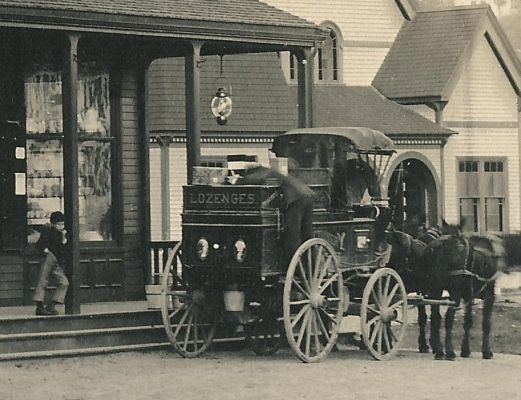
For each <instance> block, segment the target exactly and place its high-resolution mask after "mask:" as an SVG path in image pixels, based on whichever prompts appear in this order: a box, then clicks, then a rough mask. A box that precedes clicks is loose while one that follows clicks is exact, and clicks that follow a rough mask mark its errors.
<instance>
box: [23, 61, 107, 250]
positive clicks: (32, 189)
mask: <svg viewBox="0 0 521 400" xmlns="http://www.w3.org/2000/svg"><path fill="white" fill-rule="evenodd" d="M79 72H80V73H79V81H78V130H79V132H78V133H79V138H80V145H79V154H78V161H79V176H78V181H79V196H80V197H79V214H80V239H81V240H84V241H103V240H111V239H112V238H113V233H114V232H113V221H112V218H113V217H112V212H111V210H112V173H113V170H112V164H113V156H112V153H113V151H114V149H113V136H112V133H111V129H110V100H109V98H110V97H109V74H108V72H107V71H106V69H105V68H104V67H103V66H101V65H99V64H97V63H82V64H80V69H79ZM25 99H26V130H27V150H28V151H27V203H28V204H27V206H28V207H27V209H28V211H27V223H28V226H29V238H28V240H29V242H33V241H35V240H37V238H38V236H39V234H38V231H39V230H40V228H41V226H42V225H44V224H46V223H48V222H49V216H50V214H51V212H53V211H55V210H62V211H63V150H62V139H63V116H62V100H61V99H62V84H61V72H60V71H58V70H57V69H56V68H55V69H53V67H52V66H35V68H33V69H32V70H31V71H29V72H28V73H27V74H26V78H25Z"/></svg>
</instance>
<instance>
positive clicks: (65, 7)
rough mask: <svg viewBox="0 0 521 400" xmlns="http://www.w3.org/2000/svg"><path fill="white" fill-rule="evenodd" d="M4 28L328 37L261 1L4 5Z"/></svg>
mask: <svg viewBox="0 0 521 400" xmlns="http://www.w3.org/2000/svg"><path fill="white" fill-rule="evenodd" d="M0 26H8V27H21V28H43V29H54V30H71V31H80V32H81V31H88V32H98V33H99V32H106V33H116V34H137V35H145V36H156V37H175V38H184V39H201V40H209V39H211V40H218V41H219V40H220V41H233V42H240V43H253V44H258V45H262V44H264V45H266V44H271V45H278V46H313V45H314V44H315V42H317V41H319V42H320V41H322V40H323V39H324V38H325V36H326V31H325V30H324V29H323V28H320V27H319V26H318V25H316V24H314V23H312V22H309V21H306V20H304V19H302V18H299V17H297V16H294V15H292V14H289V13H287V12H284V11H282V10H279V9H277V8H275V7H272V6H269V5H267V4H265V3H262V2H260V1H258V0H219V1H218V2H217V1H212V0H140V1H138V0H110V1H106V0H89V1H85V0H27V1H24V2H21V1H19V0H16V1H12V0H11V1H9V0H0ZM224 53H226V51H224Z"/></svg>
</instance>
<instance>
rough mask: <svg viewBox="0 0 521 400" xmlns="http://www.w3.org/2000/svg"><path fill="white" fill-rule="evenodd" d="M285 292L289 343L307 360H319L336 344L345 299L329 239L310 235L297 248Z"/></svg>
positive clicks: (340, 273)
mask: <svg viewBox="0 0 521 400" xmlns="http://www.w3.org/2000/svg"><path fill="white" fill-rule="evenodd" d="M283 296H284V297H283V310H284V327H285V330H286V337H287V339H288V343H289V345H290V347H291V348H292V349H293V351H294V352H295V354H296V355H297V357H299V358H300V359H301V360H302V361H304V362H316V361H320V360H321V359H323V358H324V357H325V356H326V355H327V354H328V353H329V352H330V351H331V349H332V348H333V346H334V345H335V342H336V339H337V336H338V330H339V328H340V323H341V321H342V316H343V312H344V301H345V298H344V296H345V292H344V287H343V280H342V271H341V270H340V268H339V267H338V264H337V260H336V256H335V251H334V249H333V247H332V246H331V245H330V244H329V243H328V242H326V241H325V240H323V239H319V238H315V239H309V240H308V241H306V242H304V243H303V244H302V245H301V246H300V247H299V248H298V249H297V251H296V252H295V254H294V255H293V258H292V259H291V262H290V264H289V267H288V272H287V274H286V281H285V284H284V295H283Z"/></svg>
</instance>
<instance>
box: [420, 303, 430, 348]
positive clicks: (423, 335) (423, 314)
mask: <svg viewBox="0 0 521 400" xmlns="http://www.w3.org/2000/svg"><path fill="white" fill-rule="evenodd" d="M418 326H419V328H420V334H419V336H418V349H419V350H420V353H428V352H429V346H428V345H427V338H426V332H425V327H426V326H427V313H426V312H425V306H424V305H419V306H418Z"/></svg>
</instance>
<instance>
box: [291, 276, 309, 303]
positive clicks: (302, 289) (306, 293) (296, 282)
mask: <svg viewBox="0 0 521 400" xmlns="http://www.w3.org/2000/svg"><path fill="white" fill-rule="evenodd" d="M293 283H294V284H295V286H296V287H297V289H298V290H300V291H301V292H302V294H304V295H306V297H307V298H308V299H309V293H308V292H306V291H305V290H304V288H303V287H302V286H301V285H300V283H298V281H297V280H296V279H295V278H293Z"/></svg>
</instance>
